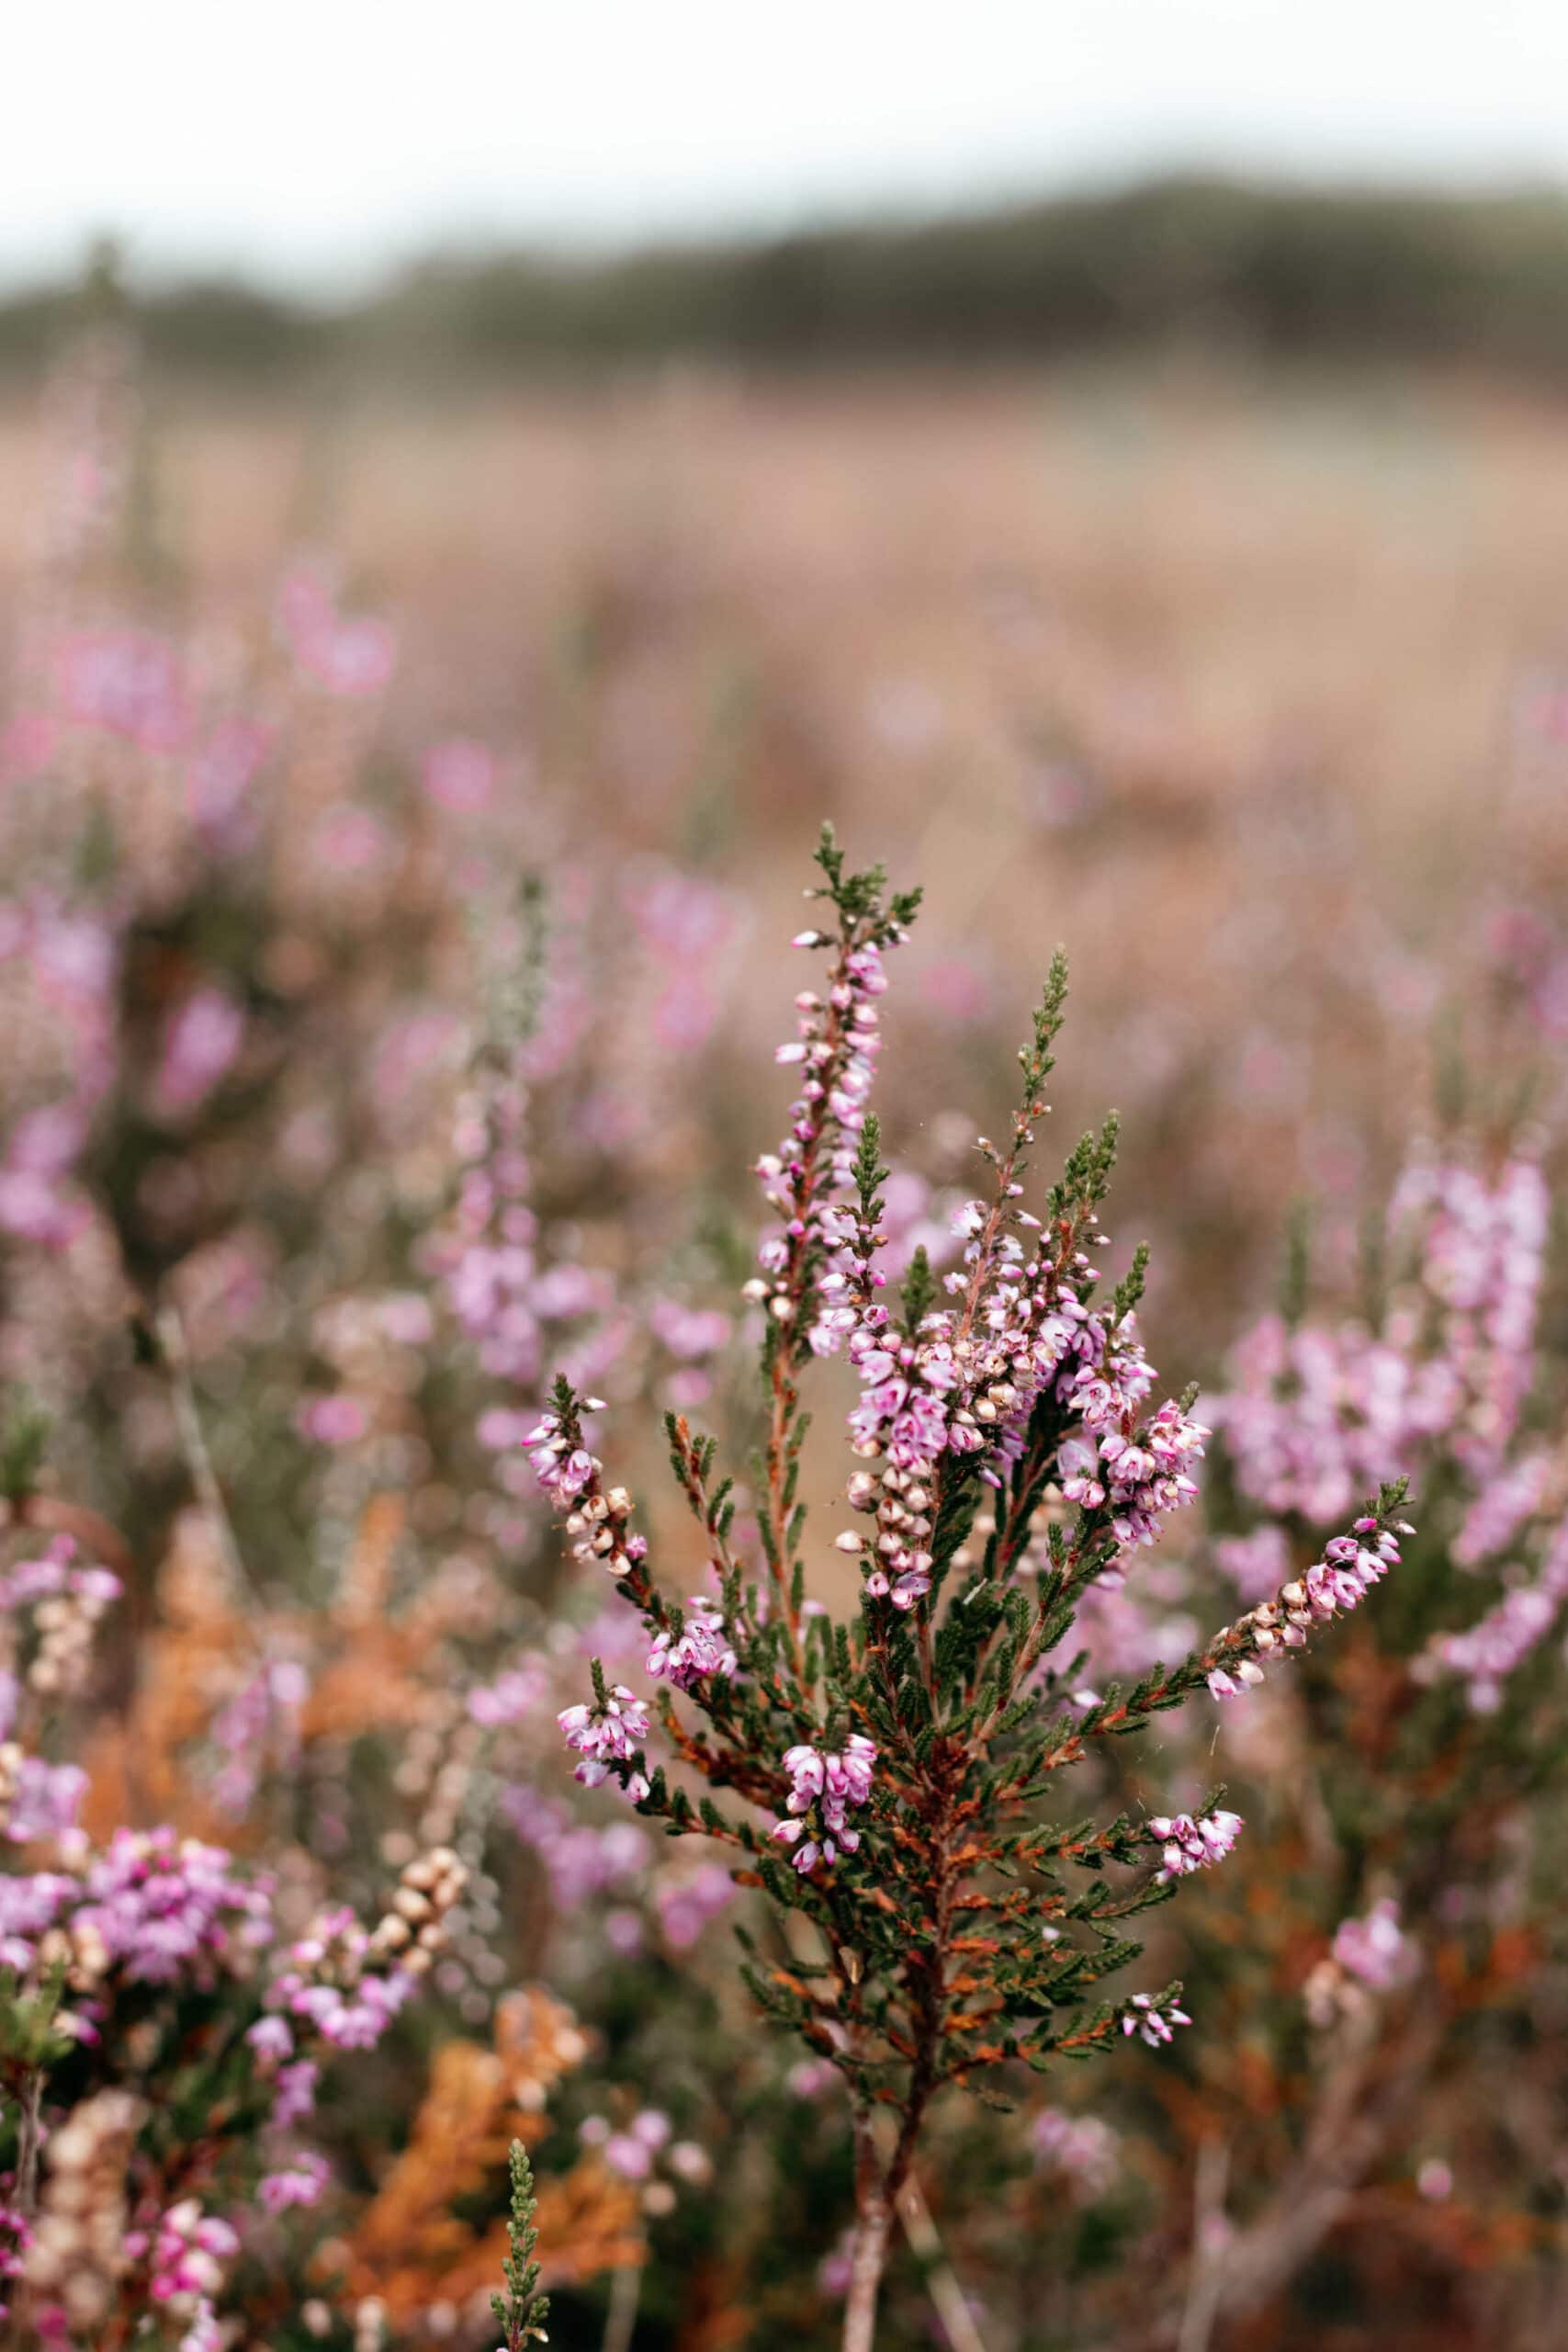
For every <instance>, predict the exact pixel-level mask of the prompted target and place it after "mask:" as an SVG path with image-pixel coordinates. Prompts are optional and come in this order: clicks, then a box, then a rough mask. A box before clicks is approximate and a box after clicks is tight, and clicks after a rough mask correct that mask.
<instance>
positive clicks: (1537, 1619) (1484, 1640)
mask: <svg viewBox="0 0 1568 2352" xmlns="http://www.w3.org/2000/svg"><path fill="white" fill-rule="evenodd" d="M1565 1602H1568V1521H1565V1522H1564V1523H1563V1525H1562V1526H1561V1527H1560V1528H1559V1529H1558V1531H1557V1533H1556V1535H1555V1537H1554V1538H1553V1540H1552V1542H1551V1545H1550V1547H1549V1548H1548V1551H1547V1554H1546V1557H1545V1559H1544V1560H1543V1561H1542V1563H1541V1566H1540V1571H1539V1573H1538V1574H1537V1576H1536V1577H1535V1578H1534V1580H1533V1581H1529V1582H1527V1581H1520V1582H1517V1583H1514V1584H1511V1585H1510V1586H1509V1588H1508V1589H1507V1590H1506V1592H1505V1593H1504V1595H1503V1598H1502V1600H1499V1601H1498V1602H1497V1603H1496V1605H1495V1607H1494V1608H1492V1609H1489V1610H1488V1611H1486V1613H1485V1615H1484V1616H1483V1617H1482V1618H1479V1619H1478V1620H1477V1622H1476V1623H1474V1624H1473V1625H1467V1626H1466V1627H1465V1628H1464V1630H1463V1631H1462V1632H1461V1633H1457V1634H1438V1635H1437V1636H1436V1637H1435V1639H1434V1640H1433V1641H1432V1642H1431V1643H1430V1645H1428V1647H1427V1651H1426V1652H1425V1654H1424V1656H1423V1657H1422V1658H1421V1660H1420V1664H1419V1668H1418V1670H1419V1672H1420V1673H1421V1674H1422V1676H1423V1678H1424V1679H1428V1680H1430V1679H1432V1678H1433V1677H1434V1675H1435V1673H1436V1672H1437V1671H1438V1669H1446V1670H1447V1671H1448V1672H1450V1673H1452V1674H1459V1675H1462V1676H1463V1677H1464V1679H1465V1682H1466V1686H1467V1691H1466V1695H1467V1697H1468V1699H1469V1702H1470V1704H1471V1706H1472V1709H1473V1710H1474V1712H1475V1713H1477V1714H1481V1715H1488V1714H1494V1713H1495V1712H1496V1710H1497V1709H1498V1707H1500V1706H1501V1705H1502V1703H1503V1686H1504V1684H1505V1682H1506V1680H1507V1678H1508V1677H1509V1675H1510V1674H1512V1673H1514V1672H1515V1670H1516V1669H1517V1668H1518V1667H1520V1666H1522V1665H1523V1663H1524V1661H1525V1659H1526V1658H1527V1657H1529V1655H1530V1653H1531V1652H1532V1651H1533V1650H1534V1649H1536V1648H1537V1647H1538V1645H1540V1643H1541V1642H1542V1641H1544V1640H1545V1638H1546V1636H1547V1635H1548V1634H1550V1633H1551V1629H1552V1627H1553V1626H1554V1625H1555V1624H1556V1623H1558V1622H1559V1620H1560V1619H1561V1617H1562V1610H1563V1604H1564V1603H1565Z"/></svg>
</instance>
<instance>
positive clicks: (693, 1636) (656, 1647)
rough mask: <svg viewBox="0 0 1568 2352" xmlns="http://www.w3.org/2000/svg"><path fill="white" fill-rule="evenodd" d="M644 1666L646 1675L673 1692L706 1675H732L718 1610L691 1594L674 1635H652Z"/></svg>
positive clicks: (730, 1653)
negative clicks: (660, 1679) (668, 1684)
mask: <svg viewBox="0 0 1568 2352" xmlns="http://www.w3.org/2000/svg"><path fill="white" fill-rule="evenodd" d="M647 1663H648V1671H649V1674H651V1675H653V1676H654V1677H655V1678H656V1679H657V1678H658V1677H660V1676H662V1677H663V1678H664V1679H665V1680H666V1681H669V1682H671V1683H673V1685H674V1686H675V1688H676V1690H677V1691H689V1690H690V1689H691V1687H692V1685H693V1683H694V1682H700V1681H702V1680H704V1679H705V1677H707V1676H708V1675H710V1674H718V1675H727V1676H728V1675H732V1674H733V1673H734V1671H735V1652H734V1651H733V1649H731V1647H730V1645H729V1637H728V1634H727V1633H726V1632H725V1627H724V1618H723V1615H722V1614H721V1612H720V1611H719V1610H718V1609H717V1608H716V1606H715V1604H714V1603H713V1602H712V1601H711V1600H705V1599H704V1598H703V1597H702V1596H701V1595H700V1594H699V1595H694V1598H693V1600H692V1601H691V1603H690V1606H689V1609H688V1611H687V1613H686V1616H685V1618H684V1621H683V1623H682V1627H681V1631H680V1633H679V1634H674V1633H672V1632H671V1630H670V1628H669V1627H665V1628H663V1629H662V1630H661V1631H660V1632H659V1633H657V1634H655V1635H654V1637H653V1645H652V1647H651V1648H650V1649H649V1653H648V1661H647Z"/></svg>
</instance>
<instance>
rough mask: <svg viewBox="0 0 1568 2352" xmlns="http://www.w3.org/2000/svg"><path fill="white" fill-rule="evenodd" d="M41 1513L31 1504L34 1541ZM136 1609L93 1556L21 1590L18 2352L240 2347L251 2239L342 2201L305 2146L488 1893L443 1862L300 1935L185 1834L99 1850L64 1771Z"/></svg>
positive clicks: (15, 1694)
mask: <svg viewBox="0 0 1568 2352" xmlns="http://www.w3.org/2000/svg"><path fill="white" fill-rule="evenodd" d="M14 1483H16V1481H15V1480H14ZM28 1499H29V1493H28V1488H27V1487H22V1488H21V1490H20V1491H18V1492H17V1493H16V1494H14V1495H13V1497H12V1498H11V1501H10V1503H9V1505H8V1510H9V1515H10V1521H11V1524H12V1527H13V1528H17V1527H19V1526H21V1525H24V1524H25V1522H26V1519H27V1516H28V1513H27V1510H26V1506H27V1503H28ZM27 1541H28V1538H27V1537H26V1536H25V1535H24V1536H23V1537H22V1538H21V1543H20V1544H18V1541H17V1536H16V1534H14V1533H13V1534H11V1535H10V1536H9V1540H8V1543H7V1550H8V1552H10V1553H11V1554H12V1555H17V1554H18V1553H19V1552H20V1551H22V1547H23V1546H25V1544H27ZM119 1597H120V1584H119V1579H118V1577H116V1576H114V1575H113V1574H112V1573H111V1572H110V1571H109V1570H108V1569H107V1568H105V1567H103V1566H99V1565H97V1564H96V1563H95V1562H94V1561H93V1560H92V1559H91V1558H90V1557H88V1556H86V1555H84V1554H83V1553H82V1551H81V1550H80V1548H79V1546H78V1544H77V1543H76V1541H75V1540H74V1539H73V1537H71V1536H69V1535H57V1536H56V1537H55V1538H54V1539H53V1540H52V1541H51V1543H50V1544H48V1546H47V1548H46V1549H45V1550H44V1551H43V1552H42V1553H41V1554H40V1553H38V1552H36V1551H33V1552H28V1553H26V1554H25V1555H22V1556H12V1557H11V1558H10V1560H9V1563H8V1565H7V1566H6V1569H5V1571H4V1574H3V1575H0V1611H3V1621H0V1626H3V1641H4V1649H5V1659H6V1663H5V1666H4V1669H3V1673H0V1694H3V1703H4V1708H5V1717H6V1726H5V1727H6V1743H5V1746H4V1747H3V1748H0V1802H3V1804H4V1835H5V1838H6V1852H7V1855H8V1856H9V1857H10V1858H11V1862H12V1865H13V1866H12V1867H11V1868H9V1869H8V1870H7V1871H6V1874H5V1875H4V1876H3V1877H0V1915H3V1931H4V1932H3V1939H0V1966H3V1974H0V2052H3V2058H0V2067H3V2079H4V2086H5V2094H6V2115H5V2120H4V2125H3V2127H0V2128H3V2129H4V2131H5V2135H6V2148H7V2155H6V2184H7V2201H6V2211H5V2217H4V2227H5V2231H6V2245H5V2250H4V2257H3V2258H4V2264H5V2274H6V2278H7V2279H8V2281H9V2311H8V2313H7V2317H8V2319H9V2323H10V2330H11V2335H10V2340H12V2341H15V2342H17V2343H18V2344H21V2343H27V2342H32V2341H49V2342H52V2343H60V2344H73V2345H74V2344H80V2345H87V2344H91V2345H94V2346H114V2345H119V2344H129V2343H131V2342H133V2341H134V2342H160V2343H164V2342H168V2343H173V2342H175V2341H176V2340H177V2341H178V2342H179V2343H180V2344H181V2345H182V2346H186V2352H197V2348H198V2347H205V2346H216V2345H217V2344H219V2343H220V2341H221V2340H222V2337H221V2333H220V2328H219V2324H218V2319H217V2311H218V2303H219V2300H220V2294H221V2290H222V2289H223V2286H224V2283H225V2280H226V2278H227V2275H228V2272H229V2268H230V2266H231V2262H232V2261H233V2260H234V2259H235V2257H237V2256H239V2255H240V2254H241V2252H242V2227H243V2223H244V2222H245V2220H246V2218H247V2217H249V2218H251V2219H254V2216H255V2214H256V2213H258V2212H259V2214H260V2215H261V2216H262V2217H264V2219H263V2220H262V2222H261V2224H260V2226H261V2228H262V2230H263V2232H264V2233H265V2231H266V2230H267V2229H269V2228H270V2229H273V2230H274V2231H276V2228H277V2227H278V2226H280V2224H281V2221H282V2217H283V2216H284V2215H286V2214H288V2212H290V2211H292V2210H293V2209H295V2208H299V2207H310V2206H312V2205H314V2204H315V2203H316V2202H317V2200H318V2199H319V2198H320V2197H321V2192H322V2189H323V2187H324V2185H325V2183H326V2180H327V2177H328V2165H327V2164H326V2162H325V2161H324V2160H323V2158H322V2156H321V2154H320V2153H319V2152H318V2151H317V2150H315V2149H314V2148H312V2147H311V2146H310V2144H309V2143H308V2141H307V2140H306V2139H305V2138H304V2136H303V2135H304V2133H305V2132H306V2131H307V2129H308V2119H309V2118H310V2114H311V2111H312V2109H313V2107H314V2104H315V2098H316V2089H317V2084H318V2080H319V2078H320V2076H321V2072H322V2070H323V2067H324V2066H325V2065H326V2064H328V2063H329V2062H330V2061H331V2060H332V2058H333V2054H334V2053H335V2052H363V2051H366V2050H370V2049H373V2048H374V2047H375V2046H376V2045H377V2043H378V2042H379V2041H380V2040H381V2039H382V2037H383V2036H384V2035H385V2034H386V2032H387V2031H388V2030H389V2027H390V2025H391V2024H392V2021H393V2020H394V2019H395V2018H397V2016H398V2015H399V2013H400V2010H402V2009H403V2007H405V2005H406V2004H407V2003H408V2002H409V2001H410V2000H411V1999H412V1996H413V1995H414V1992H415V1990H416V1987H417V1985H418V1984H419V1981H420V1979H421V1977H422V1976H423V1974H424V1973H426V1972H427V1971H428V1969H429V1968H430V1966H431V1964H432V1961H433V1959H434V1955H435V1954H436V1953H437V1952H438V1951H439V1950H440V1949H441V1946H442V1943H443V1940H444V1937H445V1932H446V1924H445V1923H446V1917H447V1915H448V1914H449V1913H450V1912H451V1910H452V1908H453V1906H454V1905H455V1904H456V1902H457V1898H458V1896H459V1894H461V1892H462V1888H463V1883H464V1878H465V1872H464V1870H463V1867H462V1865H461V1863H460V1862H459V1861H458V1860H457V1857H456V1856H455V1855H454V1854H452V1853H451V1852H450V1851H447V1850H442V1849H437V1850H435V1851H434V1852H432V1853H430V1854H427V1855H422V1856H419V1857H418V1858H416V1859H415V1860H412V1861H411V1863H410V1864H409V1865H408V1866H407V1867H406V1868H405V1869H404V1871H402V1873H401V1875H400V1881H399V1883H398V1885H397V1887H396V1890H395V1893H394V1894H393V1898H392V1900H391V1902H390V1904H389V1906H388V1907H387V1909H386V1910H385V1912H384V1913H383V1915H382V1916H381V1917H380V1918H379V1919H378V1922H377V1924H376V1925H375V1926H374V1927H373V1928H369V1929H367V1928H364V1927H363V1926H362V1925H361V1924H360V1922H359V1920H358V1919H357V1918H356V1917H355V1914H354V1912H353V1911H352V1910H351V1909H350V1908H348V1907H347V1906H345V1905H342V1904H338V1903H333V1902H331V1901H328V1902H327V1903H325V1904H322V1905H320V1906H318V1907H316V1908H314V1909H313V1910H312V1911H311V1912H310V1915H309V1916H307V1917H305V1918H303V1919H302V1920H301V1921H300V1923H299V1927H298V1928H296V1929H295V1930H293V1931H291V1930H290V1929H289V1928H288V1927H287V1925H286V1924H285V1920H284V1918H283V1917H282V1916H281V1914H280V1910H279V1905H278V1901H277V1893H278V1890H277V1888H276V1883H275V1882H274V1879H273V1878H272V1876H271V1875H270V1874H269V1873H268V1872H266V1871H252V1870H247V1869H245V1868H244V1867H243V1865H241V1864H238V1863H236V1861H235V1860H234V1858H233V1856H231V1854H230V1853H229V1852H227V1851H226V1850H225V1849H222V1848H220V1847H216V1846H212V1845H208V1844H204V1843H202V1842H200V1841H199V1840H197V1839H195V1838H188V1837H186V1838H182V1837H181V1836H179V1835H178V1834H177V1833H176V1832H175V1830H173V1829H171V1828H169V1827H166V1826H160V1827H156V1828H152V1829H150V1830H145V1831H142V1830H135V1829H131V1828H129V1827H120V1828H117V1829H116V1830H115V1831H114V1833H113V1834H112V1836H111V1837H110V1838H108V1839H107V1842H106V1843H104V1844H99V1843H97V1842H96V1840H94V1839H93V1838H91V1837H90V1836H89V1835H88V1834H87V1832H86V1831H85V1829H83V1828H82V1827H81V1826H79V1824H78V1821H77V1815H78V1812H79V1809H80V1806H81V1804H82V1800H83V1797H84V1795H85V1789H86V1774H85V1771H84V1770H83V1769H82V1768H81V1766H80V1765H79V1764H78V1763H77V1762H75V1761H74V1759H73V1758H72V1757H70V1756H69V1755H67V1756H64V1757H62V1756H61V1755H60V1754H59V1752H58V1751H59V1749H60V1747H61V1746H62V1744H63V1743H64V1741H65V1739H66V1737H67V1735H68V1733H69V1731H70V1729H71V1728H72V1726H73V1717H75V1715H76V1714H77V1713H78V1712H79V1710H80V1708H81V1706H82V1704H83V1703H84V1702H85V1701H86V1700H87V1698H88V1697H89V1695H90V1686H91V1682H92V1679H93V1671H94V1658H93V1634H94V1631H95V1628H96V1624H97V1623H98V1621H99V1619H100V1618H101V1617H102V1616H103V1615H104V1612H105V1611H106V1610H107V1608H108V1607H109V1606H110V1604H111V1603H113V1602H115V1601H116V1600H118V1599H119Z"/></svg>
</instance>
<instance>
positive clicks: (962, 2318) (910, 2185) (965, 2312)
mask: <svg viewBox="0 0 1568 2352" xmlns="http://www.w3.org/2000/svg"><path fill="white" fill-rule="evenodd" d="M898 2218H899V2220H900V2221H901V2222H903V2224H904V2234H905V2236H906V2237H907V2238H908V2241H909V2244H910V2245H911V2246H912V2247H913V2248H914V2251H915V2253H916V2255H917V2256H918V2257H919V2262H920V2265H921V2267H922V2268H923V2270H924V2272H925V2277H926V2291H927V2293H928V2294H929V2295H930V2296H931V2304H932V2307H933V2309H934V2310H935V2312H936V2315H937V2317H938V2319H939V2320H940V2321H941V2322H942V2327H943V2328H944V2329H945V2331H946V2334H947V2340H948V2342H949V2344H951V2346H953V2352H986V2346H985V2342H984V2339H983V2338H982V2336H981V2334H980V2331H979V2329H978V2328H977V2327H976V2324H975V2315H974V2313H973V2312H971V2311H970V2309H969V2305H968V2302H967V2301H966V2299H965V2297H964V2290H963V2288H962V2287H961V2286H960V2285H959V2283H958V2279H957V2277H956V2275H955V2274H954V2271H953V2265H952V2263H951V2262H949V2260H948V2258H947V2249H946V2247H945V2246H944V2245H942V2239H941V2236H940V2235H939V2233H938V2231H937V2226H936V2223H935V2222H933V2221H932V2219H931V2208H930V2206H929V2205H928V2204H927V2203H926V2200H925V2196H924V2193H923V2192H922V2190H921V2188H920V2184H919V2181H918V2180H917V2179H916V2178H915V2177H914V2175H913V2173H911V2174H910V2176H909V2177H908V2180H907V2181H906V2182H905V2183H904V2186H903V2188H902V2189H901V2190H900V2192H899V2197H898Z"/></svg>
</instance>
